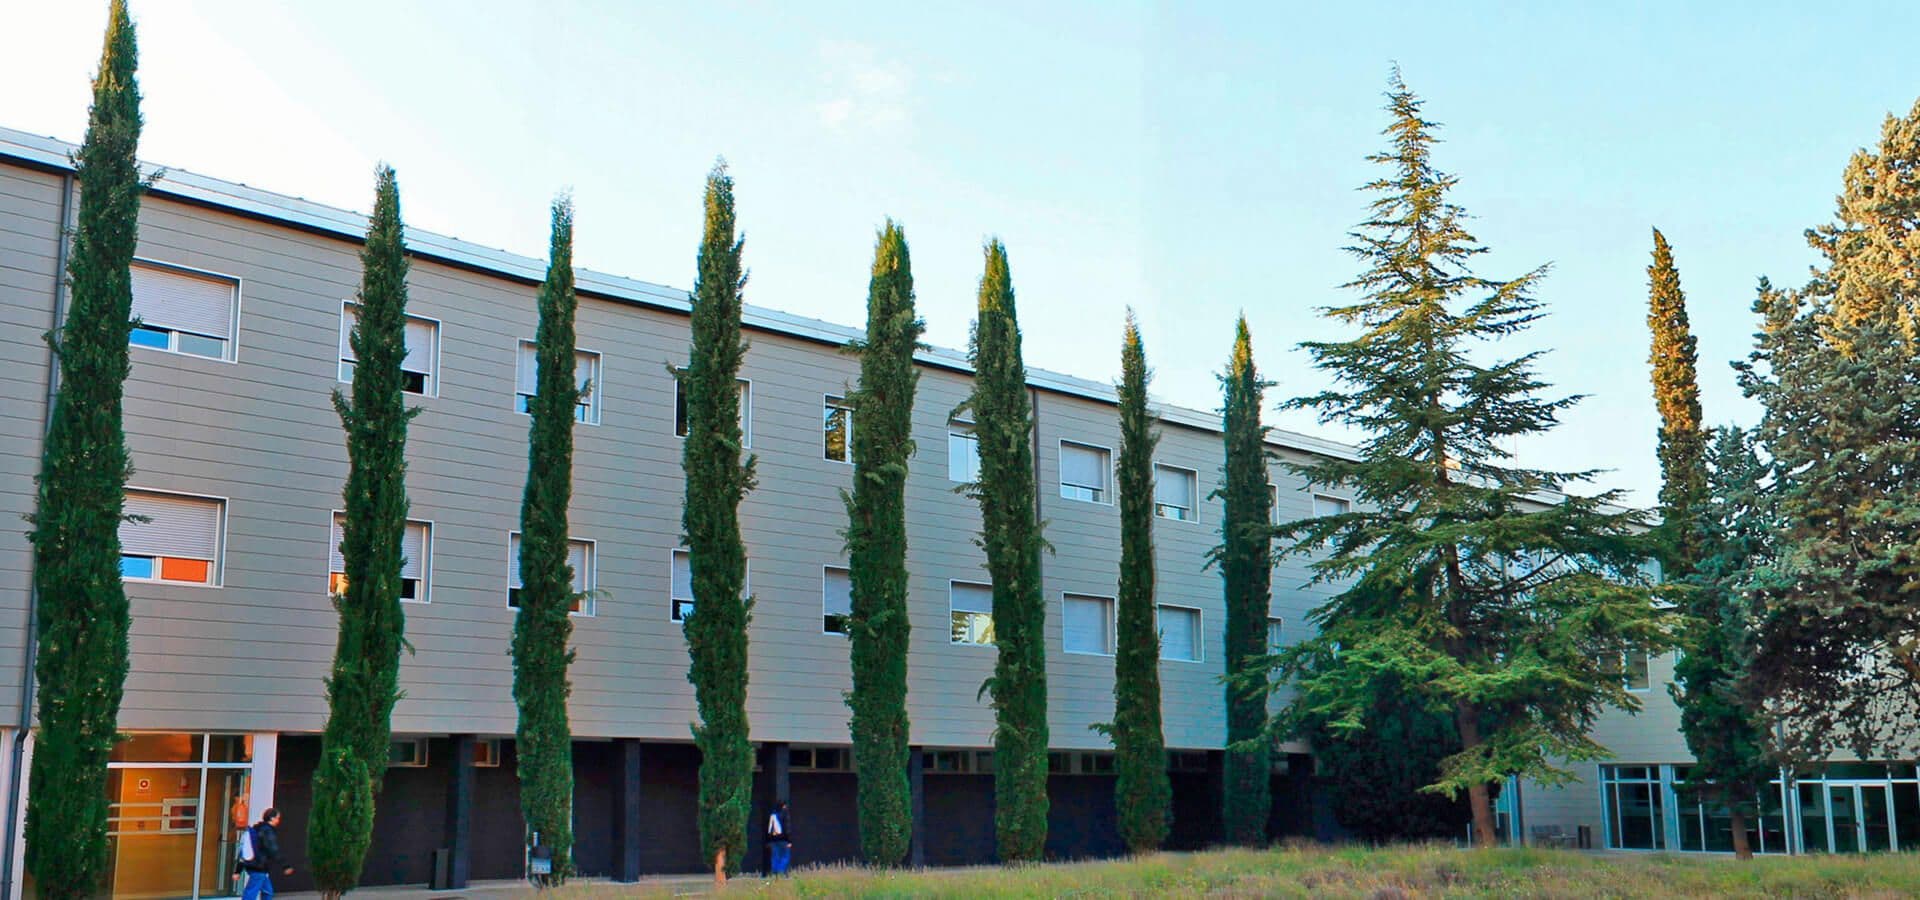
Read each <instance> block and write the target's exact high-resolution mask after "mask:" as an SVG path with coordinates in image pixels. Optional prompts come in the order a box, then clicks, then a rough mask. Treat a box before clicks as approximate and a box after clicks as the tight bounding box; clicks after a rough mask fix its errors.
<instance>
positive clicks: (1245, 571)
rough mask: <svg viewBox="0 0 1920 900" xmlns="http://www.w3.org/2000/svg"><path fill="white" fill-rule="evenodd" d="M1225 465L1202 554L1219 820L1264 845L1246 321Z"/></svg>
mask: <svg viewBox="0 0 1920 900" xmlns="http://www.w3.org/2000/svg"><path fill="white" fill-rule="evenodd" d="M1220 384H1221V387H1222V388H1223V389H1224V392H1225V398H1224V403H1223V405H1222V407H1221V414H1222V427H1223V428H1224V429H1225V431H1226V438H1225V444H1226V464H1225V466H1224V467H1223V468H1222V470H1221V478H1220V488H1219V489H1218V490H1216V491H1214V496H1216V497H1219V498H1220V499H1221V501H1222V505H1223V506H1224V507H1225V509H1224V511H1223V512H1222V514H1221V518H1220V545H1219V546H1217V547H1215V548H1214V549H1213V551H1212V552H1211V553H1210V554H1209V559H1211V560H1212V562H1213V564H1214V565H1216V566H1219V567H1220V576H1221V581H1222V584H1223V587H1224V589H1225V592H1226V609H1227V628H1226V644H1227V674H1226V692H1227V760H1226V787H1225V796H1224V798H1223V800H1224V802H1225V811H1224V818H1223V819H1222V822H1223V823H1224V824H1225V827H1226V833H1227V840H1229V841H1231V842H1233V843H1236V844H1242V845H1246V846H1261V845H1264V844H1265V843H1266V842H1267V818H1268V817H1269V815H1271V813H1272V809H1273V797H1272V787H1271V784H1272V778H1273V775H1272V768H1271V767H1272V759H1271V757H1272V753H1273V749H1272V744H1271V741H1270V740H1268V739H1267V731H1268V728H1267V691H1266V690H1265V688H1264V686H1263V685H1262V684H1261V681H1262V680H1263V679H1262V678H1261V677H1260V676H1261V675H1262V674H1263V673H1264V672H1265V671H1266V668H1267V615H1268V611H1269V608H1270V601H1271V598H1272V595H1273V549H1272V548H1273V528H1272V524H1271V523H1272V522H1273V492H1272V486H1271V482H1270V480H1269V479H1268V477H1267V428H1266V426H1264V425H1262V424H1260V405H1261V402H1262V401H1261V398H1262V396H1263V395H1264V393H1265V391H1266V388H1267V386H1268V383H1267V382H1264V381H1262V380H1260V375H1259V373H1258V372H1257V371H1255V369H1254V365H1253V337H1252V335H1251V334H1249V333H1248V331H1247V317H1246V316H1241V317H1240V321H1239V323H1238V324H1237V325H1236V326H1235V330H1234V337H1233V355H1232V357H1231V358H1229V359H1228V361H1227V371H1226V373H1225V374H1223V375H1222V376H1221V377H1220Z"/></svg>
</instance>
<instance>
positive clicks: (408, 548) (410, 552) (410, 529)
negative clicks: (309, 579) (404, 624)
mask: <svg viewBox="0 0 1920 900" xmlns="http://www.w3.org/2000/svg"><path fill="white" fill-rule="evenodd" d="M346 521H347V517H346V515H345V514H343V513H337V512H336V513H334V514H333V535H332V541H331V542H330V543H329V544H328V545H327V593H329V594H332V595H333V596H336V597H337V596H339V595H341V594H344V593H346V592H347V574H346V572H347V560H346V557H344V556H342V555H341V553H340V543H341V541H342V539H343V535H342V531H341V529H343V528H344V527H345V526H346ZM431 532H432V526H430V525H428V524H427V523H425V522H415V521H413V520H408V521H407V530H406V531H405V532H403V533H402V534H401V538H400V557H401V562H400V599H402V600H407V601H412V602H415V603H425V602H427V599H428V597H427V590H428V577H427V573H429V572H431V571H432V570H433V566H432V563H431V559H430V556H431V554H432V553H433V536H432V534H431Z"/></svg>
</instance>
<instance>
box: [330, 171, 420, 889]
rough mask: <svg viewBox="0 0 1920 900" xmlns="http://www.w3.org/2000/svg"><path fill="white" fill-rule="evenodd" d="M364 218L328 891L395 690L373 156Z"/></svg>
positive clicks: (369, 833)
mask: <svg viewBox="0 0 1920 900" xmlns="http://www.w3.org/2000/svg"><path fill="white" fill-rule="evenodd" d="M377 177H378V181H379V184H378V187H377V188H376V190H375V194H374V203H373V218H372V220H371V221H370V222H369V223H368V226H367V240H366V244H365V246H364V247H362V248H361V251H360V266H361V281H360V294H359V297H358V299H357V303H358V306H359V314H358V316H359V317H358V321H357V322H356V323H355V325H354V328H353V333H352V335H351V336H350V337H349V340H350V341H351V342H352V346H353V352H354V359H355V360H356V362H355V364H354V370H353V385H352V390H353V395H352V398H351V399H349V398H348V397H347V396H346V395H345V394H342V393H341V392H340V391H339V390H335V391H334V392H333V406H334V409H335V410H337V411H338V412H339V414H340V424H341V427H342V428H343V429H344V430H345V431H346V440H347V486H346V492H345V494H346V496H345V506H346V509H345V516H344V520H345V524H344V527H343V529H342V532H341V540H340V555H341V557H342V559H343V560H344V562H345V565H346V571H345V576H346V588H345V590H343V591H341V592H340V593H338V594H336V595H335V596H334V598H333V603H334V608H335V609H336V610H338V611H339V614H340V636H339V641H338V643H337V644H336V645H335V647H334V651H333V672H332V674H331V675H330V676H329V677H328V678H327V726H326V730H325V731H324V732H323V733H322V734H321V737H320V763H319V766H318V768H317V769H316V770H315V771H314V775H313V817H312V821H311V822H310V824H309V830H308V832H307V852H308V855H309V856H310V857H311V858H312V860H313V877H314V881H315V884H316V885H317V886H318V887H319V889H320V892H321V893H322V894H323V895H327V896H339V895H340V894H343V893H345V892H346V891H348V890H350V889H352V888H353V886H354V885H355V884H357V883H358V882H359V880H360V868H361V866H362V864H364V863H365V861H366V856H367V848H368V846H369V845H370V844H371V842H372V840H373V798H374V796H375V795H376V794H377V793H379V790H380V781H381V779H382V778H383V777H384V776H385V774H386V764H387V752H388V744H389V742H390V741H391V740H392V735H391V726H392V718H393V704H394V702H395V701H396V700H398V699H399V696H400V648H401V646H402V645H403V644H404V643H405V636H404V635H405V631H406V616H405V613H404V612H402V611H401V608H400V571H401V567H402V565H403V564H404V562H405V561H404V559H403V557H402V556H401V552H400V546H401V541H402V539H403V538H404V537H405V534H406V528H407V484H406V473H407V420H409V419H411V418H413V416H414V415H415V414H417V413H418V412H419V410H418V409H408V408H407V406H406V401H405V396H406V395H405V394H404V393H403V386H404V384H405V382H404V380H403V373H402V372H401V370H400V363H401V361H402V360H404V359H405V358H406V355H407V346H406V328H407V254H406V237H405V231H404V226H403V225H402V224H401V221H400V186H399V183H398V182H397V181H396V180H395V178H394V174H393V169H392V168H390V167H388V166H381V167H380V168H379V171H378V172H377Z"/></svg>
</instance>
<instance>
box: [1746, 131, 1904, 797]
mask: <svg viewBox="0 0 1920 900" xmlns="http://www.w3.org/2000/svg"><path fill="white" fill-rule="evenodd" d="M1916 167H1920V102H1916V103H1915V104H1914V106H1913V108H1912V109H1911V110H1910V111H1909V112H1908V113H1907V114H1906V115H1905V116H1888V117H1887V119H1886V121H1885V123H1884V124H1883V126H1882V128H1881V134H1880V140H1879V143H1878V144H1877V145H1876V146H1874V147H1872V148H1868V149H1862V150H1860V151H1858V152H1857V153H1855V154H1854V156H1853V158H1852V159H1851V161H1850V162H1849V163H1848V165H1847V169H1846V172H1845V176H1844V182H1843V187H1842V191H1841V193H1840V195H1839V197H1838V198H1837V203H1836V209H1835V211H1834V219H1833V221H1832V222H1831V223H1829V224H1826V225H1822V226H1820V227H1818V228H1814V229H1810V230H1809V231H1808V232H1807V238H1808V242H1809V243H1810V244H1811V245H1812V246H1813V248H1814V250H1815V251H1816V252H1818V253H1819V254H1820V256H1821V260H1820V264H1819V265H1817V266H1816V267H1815V268H1814V270H1813V277H1812V278H1811V280H1810V281H1809V282H1808V283H1807V284H1806V285H1805V286H1804V287H1802V288H1800V289H1799V290H1794V291H1778V290H1774V289H1773V288H1772V287H1771V286H1770V285H1767V284H1765V283H1764V282H1763V284H1762V289H1761V292H1760V296H1759V298H1758V300H1757V301H1756V303H1755V311H1756V312H1758V313H1759V314H1760V315H1761V316H1762V317H1763V325H1762V328H1761V331H1760V334H1759V341H1758V347H1757V349H1756V351H1755V353H1754V355H1753V357H1752V363H1753V364H1752V365H1749V366H1747V367H1746V368H1745V369H1744V371H1743V376H1742V380H1743V385H1744V387H1745V389H1746V390H1747V392H1748V394H1749V395H1750V396H1753V397H1755V398H1756V399H1758V400H1759V401H1760V402H1761V404H1762V406H1763V407H1764V409H1765V413H1764V415H1763V416H1762V419H1761V422H1760V427H1759V429H1758V437H1759V440H1760V444H1761V446H1762V447H1763V448H1764V450H1765V455H1766V457H1768V458H1769V460H1770V462H1771V464H1772V470H1773V473H1774V477H1773V478H1772V479H1771V481H1770V485H1771V491H1770V496H1769V498H1768V501H1767V508H1768V510H1769V513H1770V515H1771V516H1772V517H1773V523H1774V534H1773V546H1772V552H1771V553H1770V554H1768V557H1767V559H1766V560H1765V564H1764V565H1761V566H1759V567H1757V568H1756V570H1755V572H1754V576H1753V579H1752V585H1753V587H1754V588H1755V590H1756V591H1757V593H1758V596H1759V597H1760V599H1761V600H1762V601H1763V608H1762V610H1761V612H1762V622H1761V624H1760V627H1759V633H1758V634H1757V635H1756V640H1757V646H1756V648H1755V656H1754V659H1753V662H1752V666H1751V667H1750V675H1751V682H1750V684H1751V687H1752V690H1753V693H1754V695H1755V696H1757V697H1762V698H1765V700H1766V703H1767V707H1768V709H1769V712H1770V716H1771V717H1773V718H1774V719H1776V720H1777V721H1778V722H1779V724H1781V726H1782V728H1781V729H1780V730H1779V732H1778V734H1779V735H1780V736H1781V737H1782V738H1784V742H1785V745H1786V746H1784V747H1783V750H1784V751H1785V752H1786V753H1787V754H1788V755H1789V756H1791V757H1794V758H1797V759H1801V760H1808V759H1819V758H1823V757H1825V756H1826V755H1828V754H1829V753H1830V752H1831V750H1832V748H1833V747H1834V746H1835V745H1844V746H1845V747H1846V748H1847V749H1850V750H1852V751H1853V752H1854V753H1856V754H1857V755H1859V756H1860V757H1861V758H1863V759H1908V758H1911V757H1912V756H1913V754H1914V753H1915V751H1916V749H1920V748H1917V747H1916V742H1917V741H1920V737H1916V733H1915V731H1914V729H1913V726H1912V723H1913V721H1914V717H1915V716H1916V715H1920V642H1916V641H1915V640H1914V637H1913V636H1914V635H1915V634H1920V600H1916V595H1915V591H1914V590H1913V585H1914V584H1915V581H1916V579H1920V503H1916V502H1914V498H1915V497H1916V496H1920V246H1916V242H1915V241H1914V239H1913V225H1912V223H1913V220H1914V216H1915V210H1917V209H1920V182H1916V179H1915V178H1914V175H1913V173H1914V171H1915V169H1916Z"/></svg>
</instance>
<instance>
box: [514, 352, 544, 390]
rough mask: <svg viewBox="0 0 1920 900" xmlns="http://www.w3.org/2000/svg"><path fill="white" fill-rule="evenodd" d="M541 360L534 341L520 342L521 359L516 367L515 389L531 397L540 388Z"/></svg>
mask: <svg viewBox="0 0 1920 900" xmlns="http://www.w3.org/2000/svg"><path fill="white" fill-rule="evenodd" d="M539 374H540V361H539V357H538V356H536V355H535V353H534V346H533V342H532V341H521V342H520V360H519V363H518V364H517V365H516V366H515V368H514V378H513V381H514V390H515V391H517V392H518V393H522V394H526V395H527V396H529V397H531V396H533V395H534V394H536V393H538V392H539V389H540V379H539Z"/></svg>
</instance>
